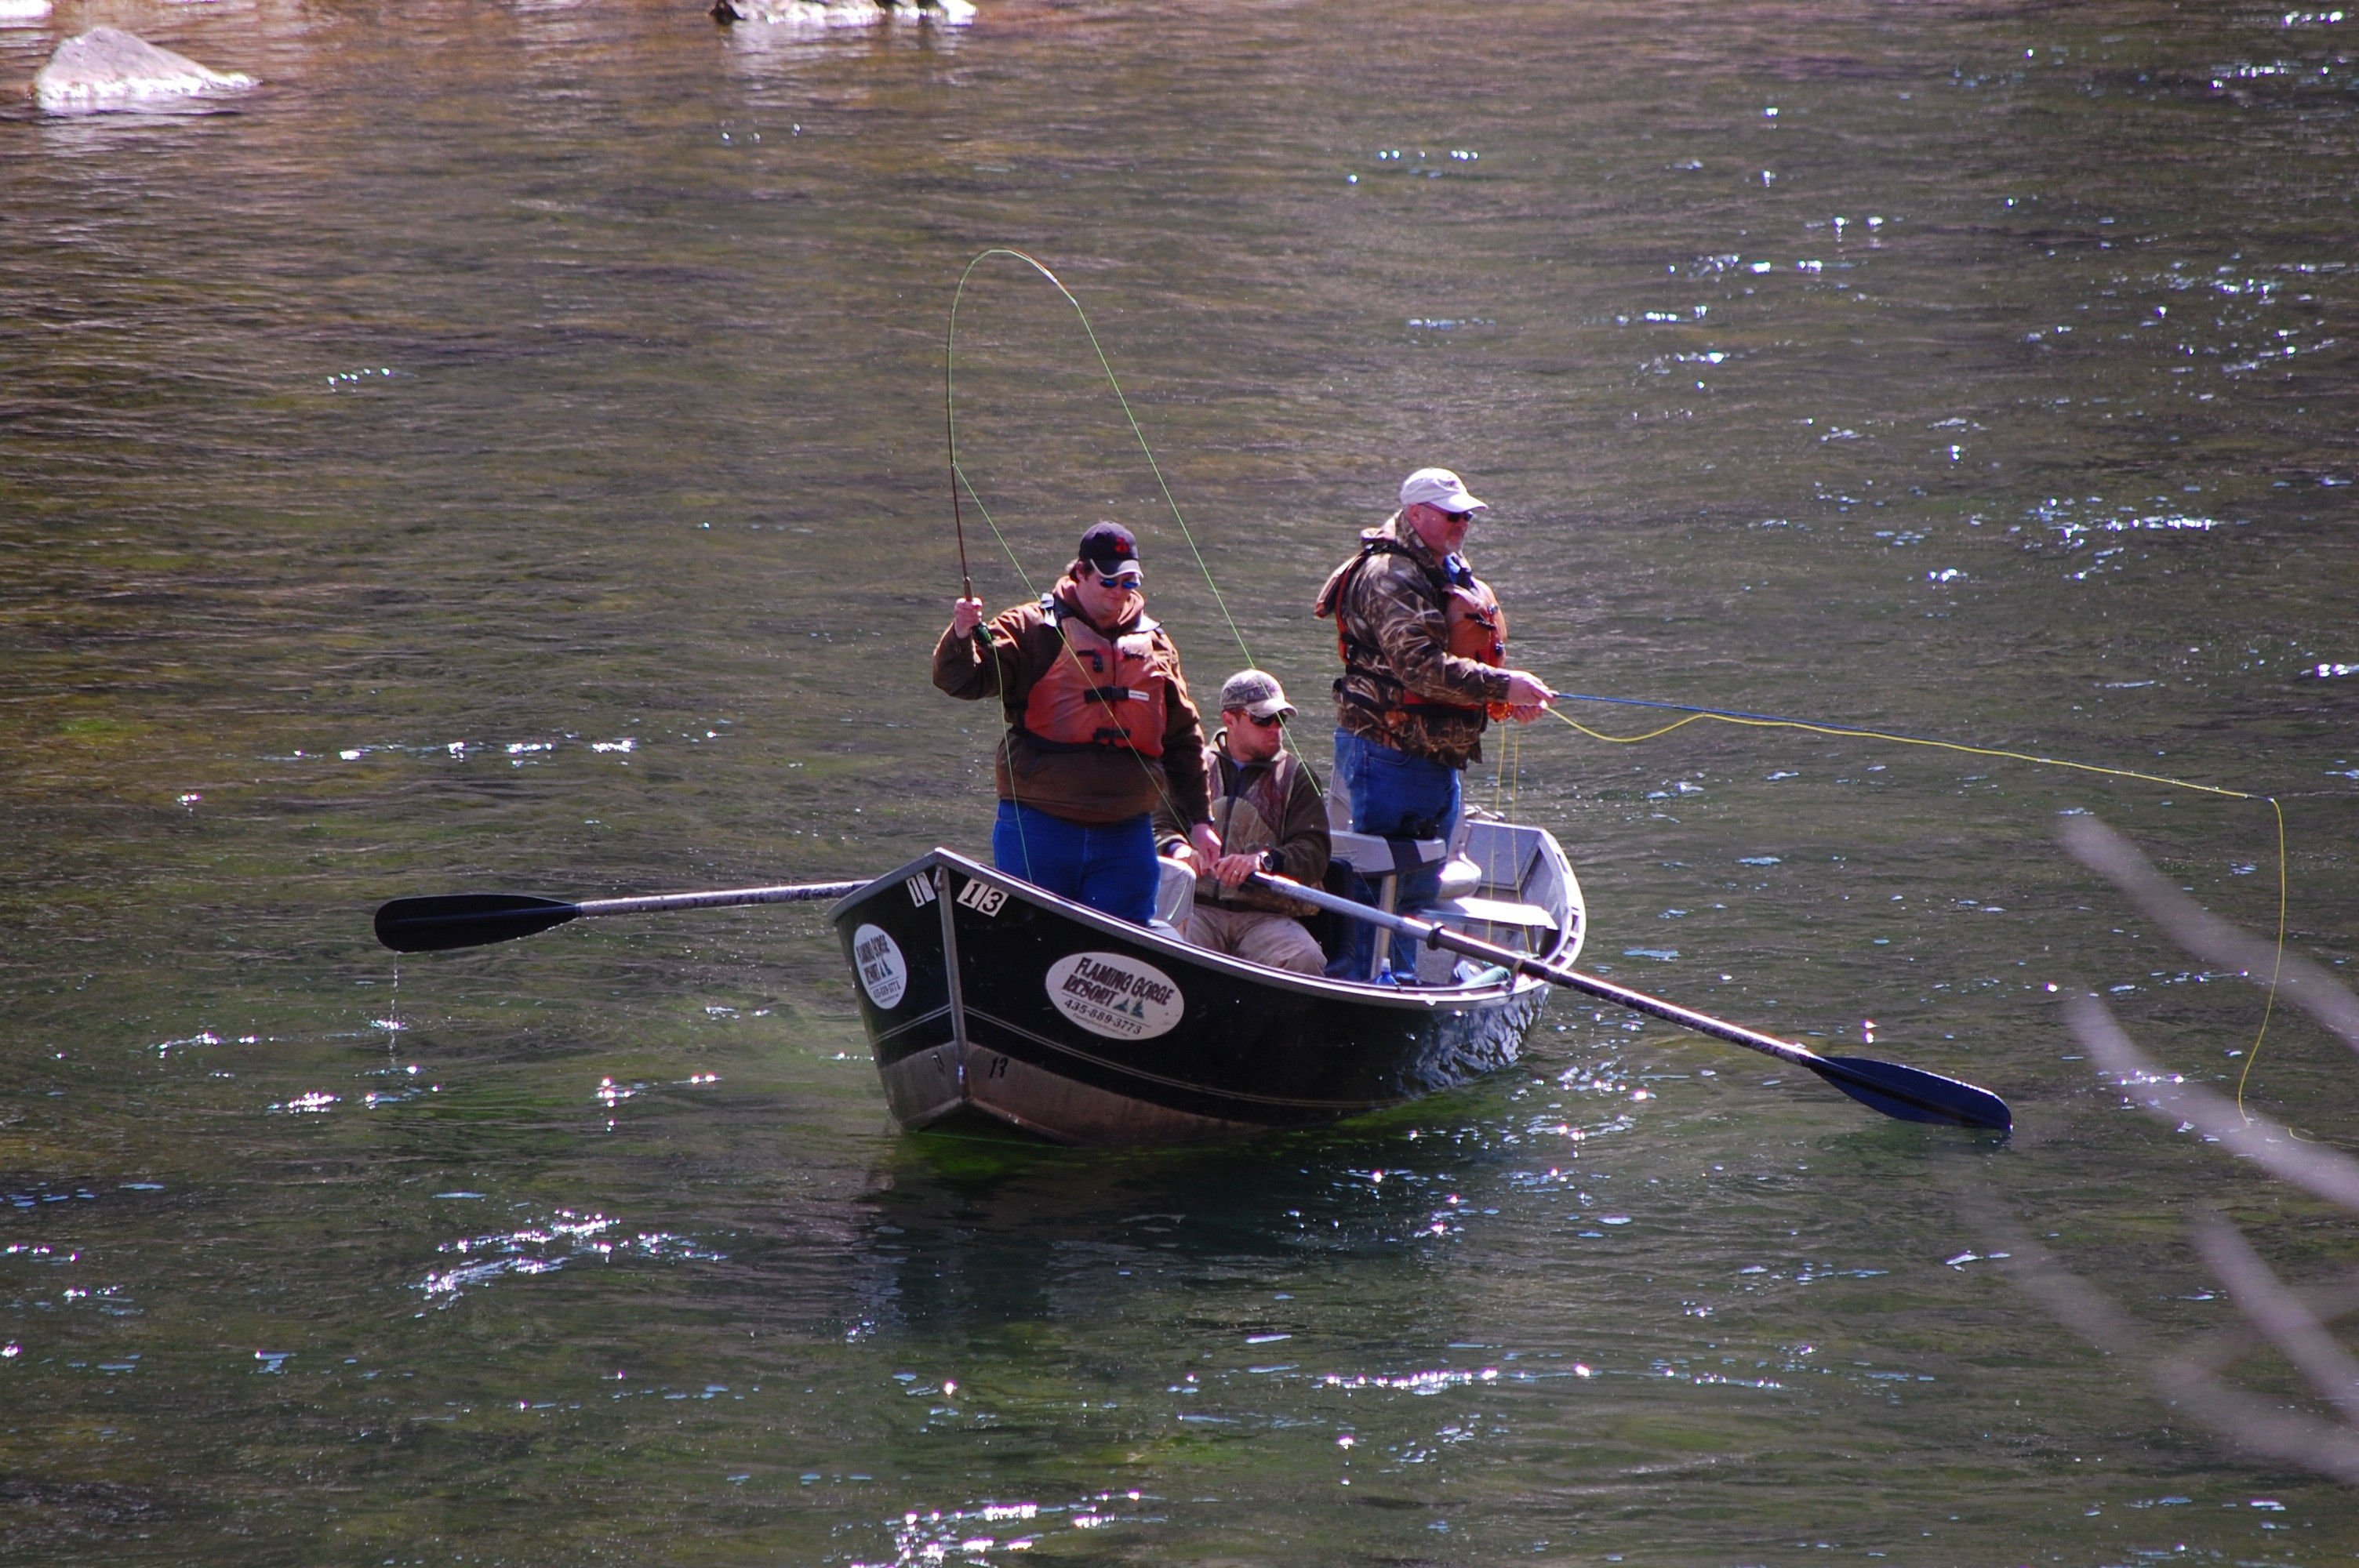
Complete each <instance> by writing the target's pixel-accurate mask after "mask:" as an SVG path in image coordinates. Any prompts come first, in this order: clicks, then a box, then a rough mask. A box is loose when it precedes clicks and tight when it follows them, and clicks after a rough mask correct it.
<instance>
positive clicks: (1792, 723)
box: [1548, 692, 2287, 1120]
mask: <svg viewBox="0 0 2359 1568" xmlns="http://www.w3.org/2000/svg"><path fill="white" fill-rule="evenodd" d="M1557 700H1559V701H1560V702H1604V703H1612V704H1614V705H1616V706H1618V707H1623V708H1663V709H1669V711H1671V712H1675V713H1682V714H1685V715H1686V717H1685V718H1682V719H1673V720H1672V721H1671V722H1670V723H1669V724H1666V725H1664V726H1662V727H1661V728H1660V729H1658V730H1647V732H1646V733H1645V734H1643V735H1607V734H1603V733H1601V732H1600V731H1598V730H1592V729H1591V728H1590V727H1589V726H1588V725H1586V724H1583V723H1582V722H1581V721H1580V720H1579V719H1574V718H1572V717H1571V715H1569V714H1564V713H1560V712H1558V711H1557V710H1556V709H1555V708H1549V710H1548V711H1549V716H1550V717H1551V718H1554V719H1561V720H1562V721H1563V722H1564V723H1566V724H1569V725H1571V727H1572V728H1573V729H1575V730H1580V731H1581V732H1582V734H1583V735H1586V736H1588V737H1589V738H1590V739H1591V740H1593V741H1605V742H1606V743H1608V744H1609V745H1615V746H1635V745H1636V744H1637V743H1638V742H1639V741H1652V740H1655V739H1657V738H1658V737H1659V736H1664V735H1668V734H1669V733H1670V732H1671V731H1672V730H1680V729H1684V728H1685V727H1686V726H1688V725H1690V724H1693V723H1695V722H1697V721H1698V720H1699V719H1712V720H1713V721H1714V722H1716V723H1721V724H1734V725H1737V726H1739V727H1742V728H1745V729H1752V730H1803V731H1805V732H1806V733H1809V734H1812V735H1836V736H1846V737H1850V738H1852V739H1854V740H1862V741H1890V742H1891V743H1893V744H1894V745H1898V746H1926V747H1930V748H1931V749H1933V750H1935V751H1940V752H1960V753H1962V754H1963V755H1966V756H1969V757H1996V758H2001V759H2003V760H2005V761H2007V762H2029V763H2031V764H2033V765H2035V766H2038V767H2043V768H2063V769H2067V770H2069V771H2071V772H2072V773H2095V774H2097V775H2098V776H2100V777H2102V778H2114V779H2135V780H2136V781H2137V782H2139V783H2141V784H2164V785H2167V786H2169V788H2171V789H2185V790H2193V791H2195V792H2196V793H2197V794H2200V795H2218V796H2220V797H2221V798H2222V799H2223V800H2259V801H2266V802H2267V804H2268V807H2269V810H2270V811H2271V812H2272V813H2273V814H2274V815H2275V816H2276V818H2277V958H2276V960H2275V962H2274V963H2273V964H2272V965H2271V966H2270V968H2269V985H2268V995H2267V1000H2265V1001H2264V1002H2263V1003H2262V1005H2261V1026H2260V1029H2259V1030H2258V1031H2257V1032H2256V1033H2255V1034H2254V1036H2253V1044H2252V1046H2251V1048H2250V1049H2249V1050H2247V1051H2246V1052H2245V1070H2244V1071H2243V1072H2242V1073H2239V1074H2238V1075H2237V1076H2236V1111H2237V1114H2239V1115H2245V1081H2246V1080H2247V1079H2249V1078H2250V1077H2251V1076H2253V1064H2254V1063H2256V1062H2257V1061H2259V1060H2260V1056H2261V1042H2262V1041H2263V1040H2265V1039H2267V1037H2268V1033H2269V1020H2270V1019H2271V1018H2272V1017H2273V1016H2274V1015H2275V1014H2276V1011H2277V979H2278V976H2279V975H2281V974H2282V973H2283V972H2284V969H2285V944H2286V903H2287V885H2286V884H2287V873H2286V826H2285V807H2284V806H2281V805H2279V804H2278V802H2277V796H2275V795H2254V794H2253V793H2251V792H2250V791H2247V790H2240V789H2223V788H2222V787H2221V786H2220V785H2218V784H2197V783H2196V782H2195V781H2193V780H2192V779H2179V778H2172V777H2169V775H2168V774H2164V773H2140V772H2138V771H2137V770H2136V769H2134V768H2108V767H2101V766H2099V765H2097V764H2096V763H2093V762H2069V761H2067V760H2066V759H2064V758H2062V757H2043V756H2038V755H2037V754H2035V753H2033V752H2008V751H2003V750H2000V749H1998V748H1996V747H1992V746H1969V745H1965V744H1963V743H1962V742H1960V741H1936V740H1932V739H1930V738H1929V737H1927V736H1923V735H1897V734H1894V733H1892V732H1891V731H1889V730H1867V729H1862V728H1859V727H1857V726H1854V725H1849V724H1820V723H1815V722H1813V721H1811V720H1809V719H1780V718H1777V717H1776V716H1775V715H1772V714H1767V713H1735V712H1730V711H1727V710H1724V709H1722V708H1693V707H1690V706H1688V705H1687V704H1685V703H1678V702H1649V701H1644V700H1641V699H1639V698H1636V697H1592V696H1588V695H1586V694H1583V693H1578V692H1560V693H1559V694H1558V697H1557ZM2246 1119H2248V1120H2249V1119H2250V1118H2249V1117H2247V1118H2246Z"/></svg>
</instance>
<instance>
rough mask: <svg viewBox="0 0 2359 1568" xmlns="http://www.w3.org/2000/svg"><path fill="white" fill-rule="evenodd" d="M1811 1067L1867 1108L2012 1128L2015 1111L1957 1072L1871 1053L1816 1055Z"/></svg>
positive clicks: (1947, 1121) (1951, 1124)
mask: <svg viewBox="0 0 2359 1568" xmlns="http://www.w3.org/2000/svg"><path fill="white" fill-rule="evenodd" d="M1819 1062H1820V1064H1821V1065H1819V1066H1817V1067H1814V1068H1813V1069H1812V1071H1814V1072H1816V1073H1818V1075H1819V1076H1821V1077H1822V1078H1824V1079H1825V1080H1826V1081H1827V1082H1829V1083H1831V1084H1832V1085H1834V1087H1837V1088H1839V1089H1841V1090H1843V1093H1845V1094H1847V1095H1849V1096H1851V1098H1854V1099H1855V1100H1857V1101H1859V1103H1860V1104H1862V1105H1864V1106H1867V1107H1869V1108H1872V1109H1875V1110H1880V1111H1882V1112H1883V1113H1884V1114H1885V1115H1886V1116H1890V1117H1897V1118H1898V1119H1901V1120H1902V1121H1932V1122H1939V1123H1940V1124H1942V1125H1944V1126H1947V1127H1980V1128H1986V1129H1988V1130H1992V1131H1994V1132H2010V1131H2013V1130H2014V1129H2015V1113H2014V1112H2013V1111H2011V1110H2009V1109H2008V1108H2007V1107H2006V1101H2005V1100H2003V1099H2001V1098H1998V1096H1996V1095H1995V1094H1993V1093H1991V1092H1990V1090H1988V1089H1984V1088H1977V1087H1974V1086H1973V1085H1972V1084H1968V1083H1962V1082H1960V1081H1959V1080H1958V1079H1956V1078H1945V1077H1943V1076H1941V1075H1940V1074H1939V1073H1928V1072H1925V1071H1923V1070H1922V1069H1921V1068H1917V1067H1904V1066H1902V1065H1900V1064H1899V1063H1897V1062H1879V1061H1877V1060H1875V1058H1874V1057H1872V1056H1821V1057H1820V1058H1819Z"/></svg>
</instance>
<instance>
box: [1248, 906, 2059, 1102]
mask: <svg viewBox="0 0 2359 1568" xmlns="http://www.w3.org/2000/svg"><path fill="white" fill-rule="evenodd" d="M1246 880H1247V881H1252V882H1256V883H1257V884H1259V885H1260V886H1262V887H1264V888H1266V889H1267V890H1268V891H1270V892H1277V893H1283V894H1285V895H1286V896H1287V897H1288V898H1299V899H1300V900H1302V901H1303V902H1304V903H1311V904H1316V905H1317V906H1318V907H1320V908H1321V909H1324V910H1329V911H1332V913H1334V914H1340V915H1343V916H1344V917H1345V918H1347V919H1351V920H1357V921H1363V922H1364V923H1366V924H1368V925H1379V926H1382V927H1384V928H1385V929H1386V930H1388V931H1392V932H1395V933H1397V935H1403V936H1407V937H1409V938H1411V939H1412V940H1414V941H1419V942H1423V943H1425V944H1427V945H1428V946H1435V947H1443V948H1447V949H1449V950H1450V951H1451V952H1456V953H1463V954H1465V955H1466V956H1467V957H1473V958H1484V959H1487V960H1489V961H1490V962H1492V963H1494V964H1498V965H1502V966H1504V967H1505V968H1508V969H1510V970H1512V971H1514V972H1516V973H1517V974H1525V975H1530V976H1532V977H1533V978H1535V979H1543V980H1548V981H1550V982H1551V983H1553V984H1556V985H1560V986H1565V987H1568V988H1570V989H1573V990H1577V991H1584V992H1586V993H1588V994H1589V995H1591V996H1593V997H1596V998H1598V999H1600V1000H1604V1001H1610V1002H1614V1003H1616V1004H1618V1005H1620V1006H1623V1007H1626V1008H1629V1009H1631V1010H1632V1011H1636V1012H1643V1013H1647V1014H1649V1015H1651V1016H1653V1017H1656V1018H1659V1019H1662V1020H1664V1021H1665V1022H1669V1023H1676V1024H1679V1025H1680V1027H1681V1028H1685V1029H1692V1030H1694V1031H1696V1032H1697V1033H1700V1034H1709V1035H1711V1036H1712V1037H1713V1038H1714V1039H1716V1040H1725V1041H1728V1042H1729V1043H1730V1044H1736V1045H1743V1046H1745V1047H1747V1048H1748V1049H1751V1050H1755V1051H1759V1052H1761V1053H1763V1054H1766V1055H1770V1056H1775V1057H1777V1059H1778V1060H1779V1061H1781V1062H1786V1063H1789V1064H1791V1065H1794V1066H1797V1067H1802V1068H1806V1069H1808V1070H1809V1071H1810V1072H1813V1073H1816V1074H1817V1075H1819V1076H1821V1078H1824V1079H1825V1080H1826V1081H1827V1082H1829V1083H1830V1084H1832V1085H1833V1086H1834V1087H1837V1088H1839V1089H1841V1090H1843V1093H1845V1094H1847V1095H1849V1096H1851V1097H1852V1098H1854V1099H1855V1100H1858V1101H1860V1102H1861V1103H1862V1104H1864V1105H1866V1106H1868V1107H1870V1108H1874V1109H1876V1110H1880V1111H1882V1112H1884V1113H1885V1114H1886V1115H1887V1116H1897V1117H1901V1118H1903V1119H1909V1120H1920V1121H1921V1120H1932V1121H1946V1122H1953V1123H1956V1124H1958V1125H1961V1126H1966V1127H1984V1128H1991V1129H1995V1130H2006V1129H2008V1128H2010V1127H2012V1126H2013V1125H2014V1121H2015V1117H2014V1113H2013V1112H2012V1111H2010V1110H2008V1109H2007V1107H2006V1101H2005V1100H2002V1099H2000V1098H1998V1097H1997V1096H1996V1095H1994V1094H1992V1093H1991V1092H1990V1091H1989V1090H1988V1089H1984V1088H1980V1087H1976V1086H1974V1085H1973V1084H1968V1083H1962V1082H1961V1081H1959V1080H1958V1079H1955V1078H1946V1077H1943V1076H1940V1075H1939V1074H1937V1073H1928V1072H1925V1071H1923V1070H1921V1069H1919V1068H1916V1067H1908V1066H1903V1065H1899V1064H1898V1063H1895V1062H1878V1061H1874V1060H1871V1059H1869V1058H1866V1057H1859V1056H1843V1057H1828V1056H1821V1055H1820V1054H1818V1053H1817V1052H1815V1051H1813V1050H1811V1049H1810V1047H1809V1046H1807V1045H1798V1044H1794V1043H1793V1042H1792V1041H1790V1040H1780V1039H1778V1038H1777V1036H1776V1035H1774V1034H1764V1033H1762V1032H1761V1031H1759V1030H1757V1029H1747V1028H1746V1027H1745V1025H1743V1024H1741V1023H1732V1022H1729V1021H1728V1020H1726V1019H1724V1018H1714V1017H1712V1015H1711V1014H1710V1013H1706V1012H1698V1011H1695V1010H1694V1009H1693V1008H1689V1007H1681V1006H1680V1004H1679V1003H1677V1002H1674V1001H1665V1000H1663V999H1662V998H1660V997H1654V996H1648V995H1647V993H1646V992H1645V991H1640V990H1633V989H1630V988H1629V987H1628V986H1618V985H1615V984H1614V982H1613V981H1611V980H1607V979H1599V978H1598V977H1597V976H1595V975H1588V974H1583V973H1582V972H1581V971H1580V970H1579V969H1576V968H1572V967H1571V966H1570V965H1566V964H1552V963H1549V961H1548V960H1546V959H1544V958H1539V957H1534V956H1532V955H1531V954H1529V953H1518V952H1517V951H1516V950H1515V949H1514V948H1512V947H1502V946H1498V945H1497V944H1496V943H1492V942H1485V941H1483V940H1482V939H1480V938H1479V937H1473V936H1469V935H1466V934H1465V933H1463V932H1461V931H1453V930H1451V928H1450V927H1449V926H1447V925H1440V924H1439V923H1437V922H1434V921H1430V920H1419V919H1416V918H1414V917H1412V916H1410V915H1406V914H1390V913H1388V912H1386V911H1385V910H1380V909H1371V908H1370V907H1369V906H1368V905H1366V904H1364V903H1353V901H1352V900H1350V899H1348V898H1338V897H1336V896H1335V895H1334V894H1333V893H1331V892H1327V891H1325V890H1324V889H1322V888H1311V887H1305V886H1303V885H1302V884H1301V883H1299V882H1297V881H1291V880H1290V879H1288V878H1285V877H1276V876H1269V875H1266V874H1264V873H1256V874H1255V875H1254V876H1252V877H1249V878H1248V879H1246Z"/></svg>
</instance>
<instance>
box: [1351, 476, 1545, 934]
mask: <svg viewBox="0 0 2359 1568" xmlns="http://www.w3.org/2000/svg"><path fill="white" fill-rule="evenodd" d="M1488 510H1489V507H1488V506H1487V504H1486V503H1483V502H1480V501H1477V500H1475V499H1474V497H1473V496H1472V495H1470V494H1468V493H1467V492H1466V486H1465V485H1464V484H1463V483H1462V481H1460V480H1459V477H1458V476H1457V475H1456V474H1454V473H1452V472H1451V471H1450V470H1448V469H1419V470H1417V471H1416V472H1415V473H1413V474H1410V475H1409V476H1408V479H1406V480H1404V481H1401V487H1400V510H1399V511H1397V512H1396V513H1394V514H1392V515H1391V516H1390V517H1388V518H1386V520H1385V524H1384V525H1383V526H1382V527H1380V528H1371V529H1368V530H1366V531H1364V532H1363V533H1362V534H1361V535H1360V546H1359V548H1358V549H1357V550H1355V551H1354V552H1353V555H1352V557H1351V559H1349V560H1347V561H1345V562H1344V563H1343V565H1342V566H1339V567H1337V568H1335V570H1334V571H1333V572H1332V573H1331V574H1330V575H1329V577H1328V579H1327V582H1326V586H1325V587H1323V588H1321V589H1320V591H1319V600H1318V604H1317V610H1318V613H1319V614H1320V615H1321V616H1332V617H1333V619H1334V622H1335V643H1336V648H1337V651H1338V652H1339V653H1340V654H1342V655H1343V677H1342V678H1341V679H1339V680H1337V681H1336V683H1335V713H1336V728H1335V783H1336V784H1337V786H1338V787H1340V788H1341V789H1343V792H1344V794H1345V795H1346V797H1347V798H1348V799H1349V800H1350V802H1351V806H1352V830H1353V832H1355V833H1374V834H1377V835H1380V836H1382V837H1385V838H1439V839H1441V840H1443V841H1445V842H1447V841H1448V840H1450V839H1451V838H1453V837H1455V836H1456V834H1457V831H1458V823H1459V818H1460V816H1461V806H1462V802H1461V796H1460V788H1459V775H1460V774H1461V773H1463V772H1464V771H1465V769H1466V764H1467V763H1468V762H1479V761H1481V760H1482V756H1483V730H1484V727H1485V726H1486V725H1488V724H1489V722H1490V721H1491V720H1492V719H1515V720H1516V721H1517V722H1518V723H1528V722H1530V721H1531V720H1532V719H1538V717H1539V716H1540V713H1541V712H1542V710H1544V709H1545V708H1547V707H1548V705H1549V701H1550V700H1551V699H1552V698H1553V697H1554V696H1555V694H1554V693H1553V692H1551V691H1549V688H1548V686H1547V684H1546V683H1544V682H1543V681H1541V680H1540V679H1539V677H1538V676H1534V675H1532V674H1530V673H1529V672H1527V671H1525V670H1516V669H1509V668H1507V667H1506V651H1507V627H1506V614H1505V612H1503V611H1501V610H1500V608H1499V601H1498V599H1497V598H1496V597H1495V595H1494V594H1493V593H1492V592H1491V589H1489V588H1488V587H1487V586H1486V585H1485V584H1484V582H1483V580H1482V579H1480V578H1477V577H1476V576H1475V575H1474V573H1473V569H1472V568H1469V567H1468V566H1467V564H1466V561H1465V559H1464V557H1462V556H1461V555H1460V554H1459V553H1458V552H1459V549H1460V546H1462V545H1464V543H1465V542H1466V534H1467V530H1468V529H1470V528H1471V527H1473V524H1474V514H1476V513H1478V512H1484V511H1488ZM1440 884H1441V862H1440V861H1439V860H1436V861H1434V862H1432V863H1431V864H1430V865H1429V866H1427V867H1424V868H1421V869H1419V870H1418V871H1412V872H1410V873H1408V874H1407V875H1405V876H1403V877H1402V879H1401V885H1400V888H1399V907H1400V908H1402V909H1403V910H1408V909H1415V908H1420V907H1422V906H1424V905H1426V904H1429V903H1431V902H1432V901H1433V899H1434V896H1435V894H1436V893H1437V892H1439V891H1440ZM1360 940H1361V943H1362V955H1363V957H1362V967H1361V968H1360V970H1359V971H1358V972H1359V973H1361V974H1363V975H1364V974H1365V973H1366V967H1365V964H1366V956H1367V954H1368V953H1369V952H1370V951H1371V950H1372V948H1371V946H1370V943H1371V938H1370V935H1369V932H1368V928H1367V927H1365V926H1363V927H1361V937H1360Z"/></svg>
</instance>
